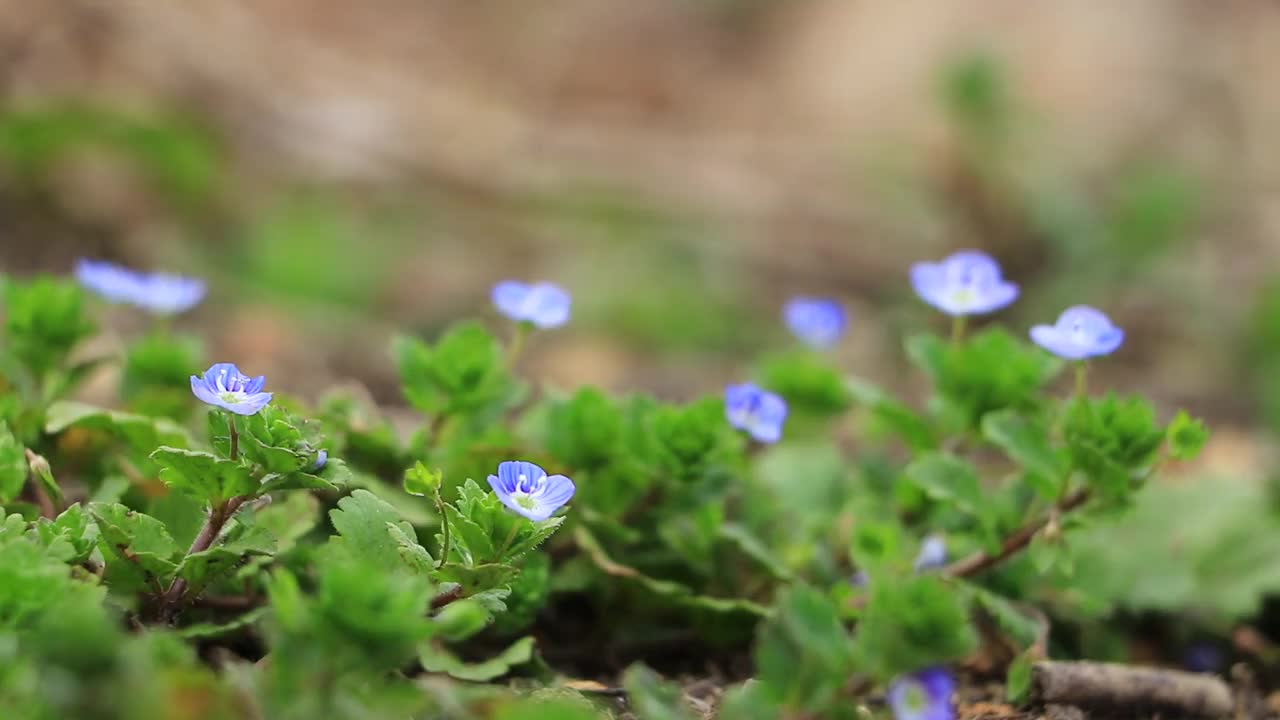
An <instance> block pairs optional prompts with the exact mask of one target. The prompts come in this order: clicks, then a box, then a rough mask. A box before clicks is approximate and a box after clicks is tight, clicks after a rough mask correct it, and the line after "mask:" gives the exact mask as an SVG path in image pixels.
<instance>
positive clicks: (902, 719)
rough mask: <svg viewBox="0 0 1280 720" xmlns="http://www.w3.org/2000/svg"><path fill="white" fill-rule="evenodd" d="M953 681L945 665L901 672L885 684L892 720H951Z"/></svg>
mask: <svg viewBox="0 0 1280 720" xmlns="http://www.w3.org/2000/svg"><path fill="white" fill-rule="evenodd" d="M955 689H956V683H955V680H954V679H953V678H952V677H951V673H949V672H947V670H946V669H945V668H940V667H939V668H929V669H927V670H921V671H919V672H914V673H911V674H910V675H901V676H899V677H898V678H896V679H895V680H894V681H893V682H892V683H890V684H889V707H890V708H892V709H893V717H894V720H954V718H955V716H956V713H955V709H954V708H953V707H952V706H951V695H952V693H954V692H955Z"/></svg>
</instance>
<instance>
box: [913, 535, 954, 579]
mask: <svg viewBox="0 0 1280 720" xmlns="http://www.w3.org/2000/svg"><path fill="white" fill-rule="evenodd" d="M946 564H947V541H946V540H943V539H942V536H941V535H928V536H926V537H925V539H924V541H923V542H921V543H920V551H919V552H918V553H916V559H915V561H914V562H913V563H912V565H911V567H912V568H913V569H914V570H915V571H916V572H922V571H924V570H931V569H933V568H940V567H942V566H943V565H946Z"/></svg>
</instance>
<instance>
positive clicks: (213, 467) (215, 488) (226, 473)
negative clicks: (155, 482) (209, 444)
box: [151, 447, 259, 506]
mask: <svg viewBox="0 0 1280 720" xmlns="http://www.w3.org/2000/svg"><path fill="white" fill-rule="evenodd" d="M151 459H152V460H154V461H155V463H156V464H157V465H159V466H160V467H161V470H160V480H161V481H163V482H164V483H165V484H166V485H168V486H169V487H171V488H173V489H175V490H178V491H180V492H184V493H186V494H188V495H190V496H191V497H194V498H195V499H197V500H201V501H203V502H206V503H208V504H209V505H211V506H216V505H220V504H222V503H223V502H226V501H227V500H230V499H231V498H233V497H240V496H244V495H253V494H255V493H256V491H257V490H258V489H259V485H258V483H257V481H255V480H254V479H253V477H252V475H251V474H250V470H249V468H247V467H245V466H243V465H241V464H239V463H236V462H232V461H230V460H225V459H223V458H220V457H217V456H215V455H213V454H211V453H207V452H200V451H198V450H180V449H178V448H172V447H161V448H159V449H157V450H156V451H155V452H153V453H151Z"/></svg>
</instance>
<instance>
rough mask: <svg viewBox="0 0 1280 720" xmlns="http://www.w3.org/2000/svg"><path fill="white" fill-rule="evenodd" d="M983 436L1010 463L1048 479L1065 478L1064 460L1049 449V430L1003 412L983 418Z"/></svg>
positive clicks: (1017, 414)
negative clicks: (1007, 458)
mask: <svg viewBox="0 0 1280 720" xmlns="http://www.w3.org/2000/svg"><path fill="white" fill-rule="evenodd" d="M982 434H983V436H984V437H986V439H987V440H988V441H990V442H991V443H992V444H993V445H995V446H996V447H999V448H1000V449H1001V450H1003V451H1004V453H1005V455H1008V456H1009V459H1011V460H1013V461H1014V462H1017V463H1018V464H1020V465H1022V466H1023V467H1024V468H1026V469H1028V470H1031V471H1033V472H1036V473H1039V474H1040V475H1043V476H1044V477H1048V478H1058V477H1061V476H1062V475H1063V474H1064V470H1065V468H1064V463H1063V461H1062V460H1063V459H1062V457H1061V456H1060V455H1059V454H1058V453H1056V452H1054V450H1053V448H1052V447H1050V445H1049V433H1048V430H1047V429H1046V428H1044V427H1042V426H1041V425H1040V424H1039V423H1037V422H1035V421H1033V420H1031V419H1030V418H1027V417H1026V416H1024V415H1022V414H1021V413H1018V412H1016V411H1013V410H999V411H996V412H993V413H988V414H987V415H986V416H985V417H983V418H982Z"/></svg>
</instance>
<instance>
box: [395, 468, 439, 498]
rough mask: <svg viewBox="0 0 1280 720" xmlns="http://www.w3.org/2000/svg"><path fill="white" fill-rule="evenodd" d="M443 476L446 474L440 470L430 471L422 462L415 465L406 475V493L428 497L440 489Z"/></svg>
mask: <svg viewBox="0 0 1280 720" xmlns="http://www.w3.org/2000/svg"><path fill="white" fill-rule="evenodd" d="M443 476H444V473H442V472H440V470H439V469H436V470H428V469H427V466H426V465H423V464H422V463H421V462H417V463H414V466H413V467H411V468H409V469H408V470H406V471H405V473H404V491H405V492H407V493H409V494H410V495H417V496H418V497H426V496H428V495H431V494H432V493H434V492H435V491H436V489H437V488H439V487H440V482H441V481H442V480H443Z"/></svg>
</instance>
